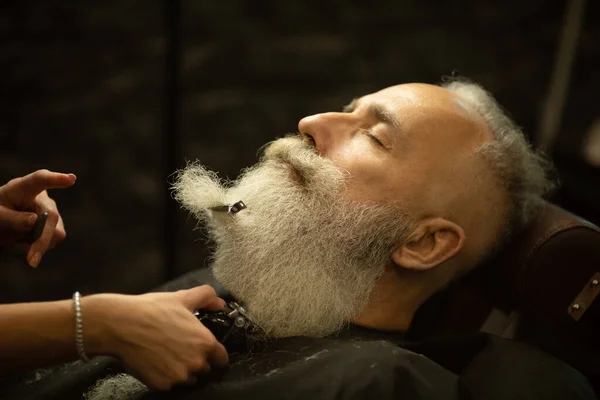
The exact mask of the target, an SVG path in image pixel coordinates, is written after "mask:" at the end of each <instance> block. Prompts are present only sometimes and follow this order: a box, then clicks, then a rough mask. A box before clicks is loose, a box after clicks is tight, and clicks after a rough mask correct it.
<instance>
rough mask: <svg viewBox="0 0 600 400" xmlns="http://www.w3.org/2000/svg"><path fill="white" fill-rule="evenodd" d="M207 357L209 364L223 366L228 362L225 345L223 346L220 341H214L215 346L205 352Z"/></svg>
mask: <svg viewBox="0 0 600 400" xmlns="http://www.w3.org/2000/svg"><path fill="white" fill-rule="evenodd" d="M207 330H208V329H207ZM207 359H208V362H209V363H210V364H211V365H214V366H215V367H220V368H223V367H225V366H226V365H227V363H228V362H229V354H227V350H226V349H225V346H223V345H222V344H221V343H220V342H216V343H215V346H214V347H213V348H212V350H211V351H210V352H209V353H208V354H207Z"/></svg>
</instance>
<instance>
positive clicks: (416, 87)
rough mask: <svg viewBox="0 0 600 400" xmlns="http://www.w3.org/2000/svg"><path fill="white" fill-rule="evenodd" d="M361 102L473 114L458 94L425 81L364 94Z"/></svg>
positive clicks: (465, 115) (463, 114)
mask: <svg viewBox="0 0 600 400" xmlns="http://www.w3.org/2000/svg"><path fill="white" fill-rule="evenodd" d="M360 102H377V103H385V105H387V106H388V107H390V108H421V109H423V110H428V111H430V112H434V111H436V110H437V111H440V112H443V111H445V112H449V113H455V114H458V115H462V116H464V117H471V116H472V110H471V107H469V106H468V105H467V104H466V103H465V102H464V100H462V99H461V98H460V97H458V96H457V95H456V94H454V93H452V92H450V91H449V90H446V89H444V88H442V87H440V86H435V85H428V84H424V83H407V84H403V85H396V86H390V87H387V88H385V89H382V90H380V91H378V92H375V93H371V94H368V95H366V96H363V97H362V98H361V99H360ZM396 111H398V110H396Z"/></svg>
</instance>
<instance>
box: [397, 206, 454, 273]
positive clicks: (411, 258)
mask: <svg viewBox="0 0 600 400" xmlns="http://www.w3.org/2000/svg"><path fill="white" fill-rule="evenodd" d="M465 239H466V235H465V231H464V230H463V229H462V228H461V227H460V226H459V225H457V224H456V223H454V222H452V221H448V220H447V219H444V218H432V219H428V220H425V221H421V222H420V223H419V224H418V225H417V228H416V229H415V230H414V231H412V232H411V234H410V235H409V239H408V241H406V242H405V243H404V244H403V245H402V246H400V247H399V248H397V249H396V250H395V251H394V253H393V254H392V261H393V262H394V263H395V264H396V265H398V266H400V267H403V268H408V269H413V270H427V269H430V268H433V267H436V266H438V265H440V264H441V263H443V262H444V261H447V260H449V259H450V258H452V257H454V256H455V255H456V254H457V253H458V252H459V251H460V250H461V249H462V248H463V247H464V244H465Z"/></svg>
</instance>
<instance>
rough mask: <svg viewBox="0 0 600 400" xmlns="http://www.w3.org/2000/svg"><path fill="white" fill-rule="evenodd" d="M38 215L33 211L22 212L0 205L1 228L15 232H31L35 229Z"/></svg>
mask: <svg viewBox="0 0 600 400" xmlns="http://www.w3.org/2000/svg"><path fill="white" fill-rule="evenodd" d="M36 220H37V215H36V214H34V213H32V212H21V211H15V210H11V209H10V208H8V207H4V206H0V228H3V229H8V230H12V231H14V232H23V233H25V232H29V231H31V230H32V229H33V227H34V225H35V221H36Z"/></svg>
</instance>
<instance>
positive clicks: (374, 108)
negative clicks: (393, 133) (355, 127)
mask: <svg viewBox="0 0 600 400" xmlns="http://www.w3.org/2000/svg"><path fill="white" fill-rule="evenodd" d="M358 102H359V99H358V98H356V99H353V100H352V101H351V102H350V104H348V105H347V106H344V109H343V111H344V112H347V113H350V112H352V111H354V110H356V108H357V107H358ZM367 111H368V112H369V113H370V114H371V115H373V116H374V117H375V118H376V119H377V120H378V121H380V122H383V123H384V124H388V125H390V126H392V127H393V128H396V129H399V127H400V122H399V121H398V118H396V115H395V114H394V113H393V112H391V111H390V110H389V109H388V108H387V107H385V106H384V105H382V104H378V103H374V104H371V105H369V106H368V108H367Z"/></svg>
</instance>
